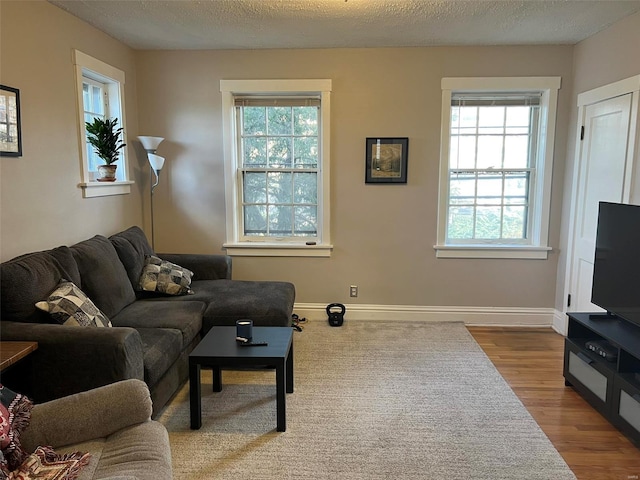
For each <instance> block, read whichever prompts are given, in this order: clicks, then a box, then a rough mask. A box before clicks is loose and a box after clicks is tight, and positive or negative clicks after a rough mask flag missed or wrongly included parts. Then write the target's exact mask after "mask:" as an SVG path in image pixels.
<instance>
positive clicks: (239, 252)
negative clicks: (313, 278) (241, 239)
mask: <svg viewBox="0 0 640 480" xmlns="http://www.w3.org/2000/svg"><path fill="white" fill-rule="evenodd" d="M222 248H224V249H226V251H227V255H230V256H232V257H330V256H331V251H332V250H333V245H305V244H304V243H289V244H273V243H262V242H255V243H225V244H224V245H222Z"/></svg>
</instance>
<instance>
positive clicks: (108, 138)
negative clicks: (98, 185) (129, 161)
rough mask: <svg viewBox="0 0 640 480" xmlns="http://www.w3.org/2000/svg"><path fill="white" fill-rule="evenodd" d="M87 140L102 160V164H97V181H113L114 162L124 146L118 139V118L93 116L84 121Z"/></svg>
mask: <svg viewBox="0 0 640 480" xmlns="http://www.w3.org/2000/svg"><path fill="white" fill-rule="evenodd" d="M85 126H86V129H87V140H88V142H89V143H90V144H91V145H92V146H93V148H94V149H95V151H96V154H97V155H98V157H100V158H101V159H102V160H104V163H105V164H104V165H98V173H99V174H100V177H99V178H98V179H97V180H98V181H99V182H114V181H115V180H116V168H117V167H118V166H117V165H114V163H115V162H117V161H118V159H119V158H120V152H119V150H120V149H121V148H122V147H124V146H126V143H123V142H122V140H121V139H120V136H121V135H122V130H123V129H122V127H120V128H118V119H117V118H113V119H109V118H105V119H102V118H98V117H96V118H94V119H93V122H85Z"/></svg>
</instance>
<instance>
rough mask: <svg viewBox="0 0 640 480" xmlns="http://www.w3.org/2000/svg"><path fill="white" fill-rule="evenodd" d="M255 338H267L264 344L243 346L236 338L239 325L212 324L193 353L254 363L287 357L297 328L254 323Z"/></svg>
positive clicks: (261, 340)
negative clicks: (260, 325)
mask: <svg viewBox="0 0 640 480" xmlns="http://www.w3.org/2000/svg"><path fill="white" fill-rule="evenodd" d="M253 341H254V342H267V343H268V345H266V346H262V347H257V346H256V347H242V346H240V345H239V343H238V342H237V341H236V327H235V326H233V327H212V328H211V330H209V332H208V333H207V334H206V335H205V337H204V338H203V339H202V340H201V341H200V343H199V344H198V345H197V346H196V348H194V349H193V351H192V352H191V353H190V354H189V358H191V359H195V360H200V359H207V360H221V361H223V360H229V359H233V360H241V359H246V360H249V361H251V363H254V362H255V361H256V360H260V361H262V360H264V361H269V360H270V359H271V360H276V359H283V358H286V357H287V354H288V353H289V349H290V348H291V343H292V341H293V329H292V328H288V327H253Z"/></svg>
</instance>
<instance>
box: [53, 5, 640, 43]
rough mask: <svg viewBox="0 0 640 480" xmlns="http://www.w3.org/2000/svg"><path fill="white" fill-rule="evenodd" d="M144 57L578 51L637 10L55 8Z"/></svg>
mask: <svg viewBox="0 0 640 480" xmlns="http://www.w3.org/2000/svg"><path fill="white" fill-rule="evenodd" d="M49 1H50V3H52V4H54V5H57V6H59V7H60V8H62V9H64V10H66V11H68V12H70V13H71V14H73V15H75V16H77V17H79V18H81V19H82V20H84V21H86V22H88V23H90V24H91V25H93V26H95V27H97V28H98V29H100V30H102V31H104V32H106V33H108V34H109V35H111V36H113V37H115V38H117V39H118V40H120V41H122V42H123V43H125V44H127V45H129V46H131V47H133V48H136V49H258V48H333V47H400V46H429V45H541V44H575V43H577V42H579V41H581V40H583V39H585V38H587V37H589V36H591V35H593V34H595V33H597V32H599V31H600V30H602V29H604V28H606V27H607V26H609V25H611V24H612V23H615V22H616V21H617V20H619V19H621V18H623V17H625V16H627V15H630V14H633V13H634V12H638V11H640V1H636V0H622V1H616V0H604V1H590V0H552V1H551V0H501V1H494V0H440V1H435V0H179V1H176V0H170V1H163V0H49Z"/></svg>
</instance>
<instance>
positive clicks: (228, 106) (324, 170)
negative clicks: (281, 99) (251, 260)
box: [220, 79, 333, 257]
mask: <svg viewBox="0 0 640 480" xmlns="http://www.w3.org/2000/svg"><path fill="white" fill-rule="evenodd" d="M220 92H221V94H222V115H223V118H222V132H223V139H224V147H223V148H224V167H225V168H224V176H225V185H226V188H225V208H226V230H227V235H226V242H225V243H224V244H223V248H225V249H226V251H227V254H229V255H232V256H276V257H277V256H288V257H297V256H305V257H329V256H331V251H332V250H333V245H332V244H331V229H330V227H331V224H330V211H331V209H330V188H329V179H330V175H329V173H330V168H329V166H330V151H331V150H330V132H331V128H330V116H331V115H330V114H331V103H330V98H331V80H330V79H303V80H296V79H285V80H220ZM240 95H319V96H320V109H321V114H320V125H318V131H319V134H320V137H321V140H320V142H319V145H318V146H319V150H320V156H321V157H320V158H321V162H320V165H319V169H320V172H319V175H318V181H319V185H320V187H319V188H318V210H319V212H318V237H319V239H320V241H319V242H317V243H316V244H315V245H307V244H306V241H307V240H305V238H304V237H301V238H300V240H299V241H291V240H288V239H287V240H283V241H278V240H273V239H267V240H266V241H265V240H260V241H258V239H256V241H241V240H240V239H241V238H242V232H241V231H240V227H241V221H240V218H239V216H240V215H241V213H239V207H240V205H241V195H242V192H241V191H240V189H239V180H238V178H237V175H238V172H239V169H238V165H239V162H238V158H237V148H236V136H237V135H236V122H235V102H234V97H235V96H240Z"/></svg>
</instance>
